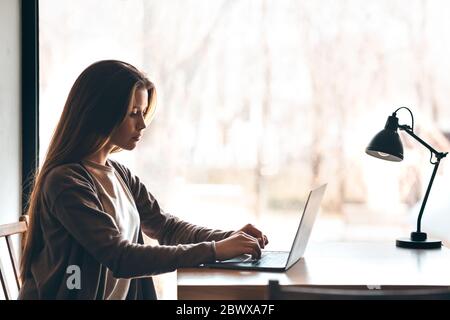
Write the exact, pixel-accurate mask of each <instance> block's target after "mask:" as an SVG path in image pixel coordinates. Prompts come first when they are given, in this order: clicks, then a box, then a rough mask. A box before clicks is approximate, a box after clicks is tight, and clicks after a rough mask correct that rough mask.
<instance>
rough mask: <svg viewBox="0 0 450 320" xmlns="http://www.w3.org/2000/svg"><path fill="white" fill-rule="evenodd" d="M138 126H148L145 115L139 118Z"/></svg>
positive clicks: (140, 128)
mask: <svg viewBox="0 0 450 320" xmlns="http://www.w3.org/2000/svg"><path fill="white" fill-rule="evenodd" d="M138 127H139V130H144V129H145V128H147V125H146V124H145V120H144V117H143V116H141V117H140V118H139V123H138Z"/></svg>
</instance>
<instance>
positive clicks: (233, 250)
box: [216, 224, 269, 260]
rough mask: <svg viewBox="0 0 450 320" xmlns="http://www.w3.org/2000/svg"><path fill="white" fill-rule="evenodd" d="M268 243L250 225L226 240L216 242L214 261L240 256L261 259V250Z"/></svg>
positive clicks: (260, 233)
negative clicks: (248, 255)
mask: <svg viewBox="0 0 450 320" xmlns="http://www.w3.org/2000/svg"><path fill="white" fill-rule="evenodd" d="M268 243H269V241H268V240H267V237H266V236H265V235H264V234H263V233H262V232H261V231H259V230H258V229H257V228H255V227H254V226H253V225H251V224H247V225H245V226H244V227H243V228H241V229H239V230H237V231H235V232H233V233H232V234H231V235H230V236H229V237H228V238H226V239H224V240H221V241H218V242H216V259H217V260H227V259H231V258H234V257H236V256H239V255H242V254H250V255H252V257H253V258H256V259H258V258H260V257H261V248H264V247H265V246H266V244H268Z"/></svg>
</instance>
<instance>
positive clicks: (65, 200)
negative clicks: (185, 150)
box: [19, 60, 267, 299]
mask: <svg viewBox="0 0 450 320" xmlns="http://www.w3.org/2000/svg"><path fill="white" fill-rule="evenodd" d="M155 106H156V91H155V87H154V85H153V84H152V83H151V82H150V81H149V80H148V79H147V78H146V77H145V76H144V75H143V74H142V73H141V72H139V71H138V70H137V69H136V68H135V67H133V66H131V65H130V64H127V63H125V62H121V61H116V60H108V61H100V62H97V63H94V64H93V65H91V66H89V67H88V68H87V69H86V70H84V71H83V72H82V74H81V75H80V76H79V77H78V79H77V80H76V82H75V84H74V85H73V87H72V89H71V91H70V93H69V96H68V98H67V102H66V104H65V107H64V110H63V112H62V115H61V118H60V120H59V123H58V126H57V128H56V130H55V132H54V134H53V138H52V141H51V143H50V146H49V149H48V152H47V155H46V158H45V161H44V163H43V165H42V167H41V169H40V171H39V172H38V173H37V174H36V178H35V182H34V188H33V191H32V194H31V196H30V201H29V206H28V210H27V214H28V215H29V218H30V225H29V232H28V236H27V239H26V244H25V250H24V254H23V257H22V262H21V277H22V281H23V285H22V288H21V290H20V294H19V299H156V298H157V297H156V294H155V290H154V286H153V282H152V278H151V276H152V275H156V274H160V273H164V272H170V271H173V270H175V269H177V268H179V267H193V266H196V265H199V264H201V263H206V262H212V261H215V260H226V259H229V258H232V257H235V256H237V255H240V254H251V255H253V256H254V257H258V256H259V255H260V254H261V248H263V247H264V246H265V245H266V244H267V237H266V236H265V235H263V234H262V232H261V231H259V230H258V229H256V228H255V227H253V226H252V225H250V224H248V225H246V226H244V227H243V228H242V229H240V230H238V231H229V232H224V231H219V230H211V229H207V228H203V227H199V226H195V225H192V224H190V223H187V222H185V221H181V220H180V219H178V218H176V217H174V216H172V215H170V214H167V213H164V212H163V210H162V209H161V208H160V206H159V204H158V202H157V200H156V199H155V198H154V197H153V195H152V194H151V193H149V192H148V191H147V189H146V187H145V186H144V184H142V183H141V182H140V180H139V178H138V177H137V176H135V175H133V174H132V173H131V172H130V170H128V169H127V168H126V167H125V166H123V165H122V164H120V163H118V162H116V161H113V160H110V159H108V156H109V154H111V153H113V152H117V151H120V150H123V149H125V150H133V149H134V148H135V147H136V145H137V143H138V142H139V139H140V137H141V136H142V134H143V132H144V129H145V128H146V125H147V124H148V123H149V122H150V121H151V119H152V117H153V115H154V111H155ZM142 233H145V234H146V235H148V236H149V237H151V238H154V239H157V240H158V241H159V243H160V245H157V246H150V245H145V244H144V242H143V234H142ZM76 272H78V274H77V276H78V277H79V278H78V282H79V283H78V284H77V283H76V281H75V283H72V282H73V278H72V277H73V276H75V273H76Z"/></svg>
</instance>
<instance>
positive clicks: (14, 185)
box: [0, 0, 21, 224]
mask: <svg viewBox="0 0 450 320" xmlns="http://www.w3.org/2000/svg"><path fill="white" fill-rule="evenodd" d="M0 44H1V45H0V224H3V223H9V222H14V221H17V220H18V218H19V215H20V210H21V209H20V207H21V193H20V188H21V149H20V143H21V130H20V123H21V107H20V0H0Z"/></svg>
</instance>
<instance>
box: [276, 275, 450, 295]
mask: <svg viewBox="0 0 450 320" xmlns="http://www.w3.org/2000/svg"><path fill="white" fill-rule="evenodd" d="M268 298H269V299H270V300H450V289H449V287H429V288H426V289H425V288H417V287H415V288H407V289H376V290H375V289H374V290H369V289H335V288H324V287H305V286H281V285H280V284H279V282H278V281H276V280H270V281H269V285H268Z"/></svg>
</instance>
